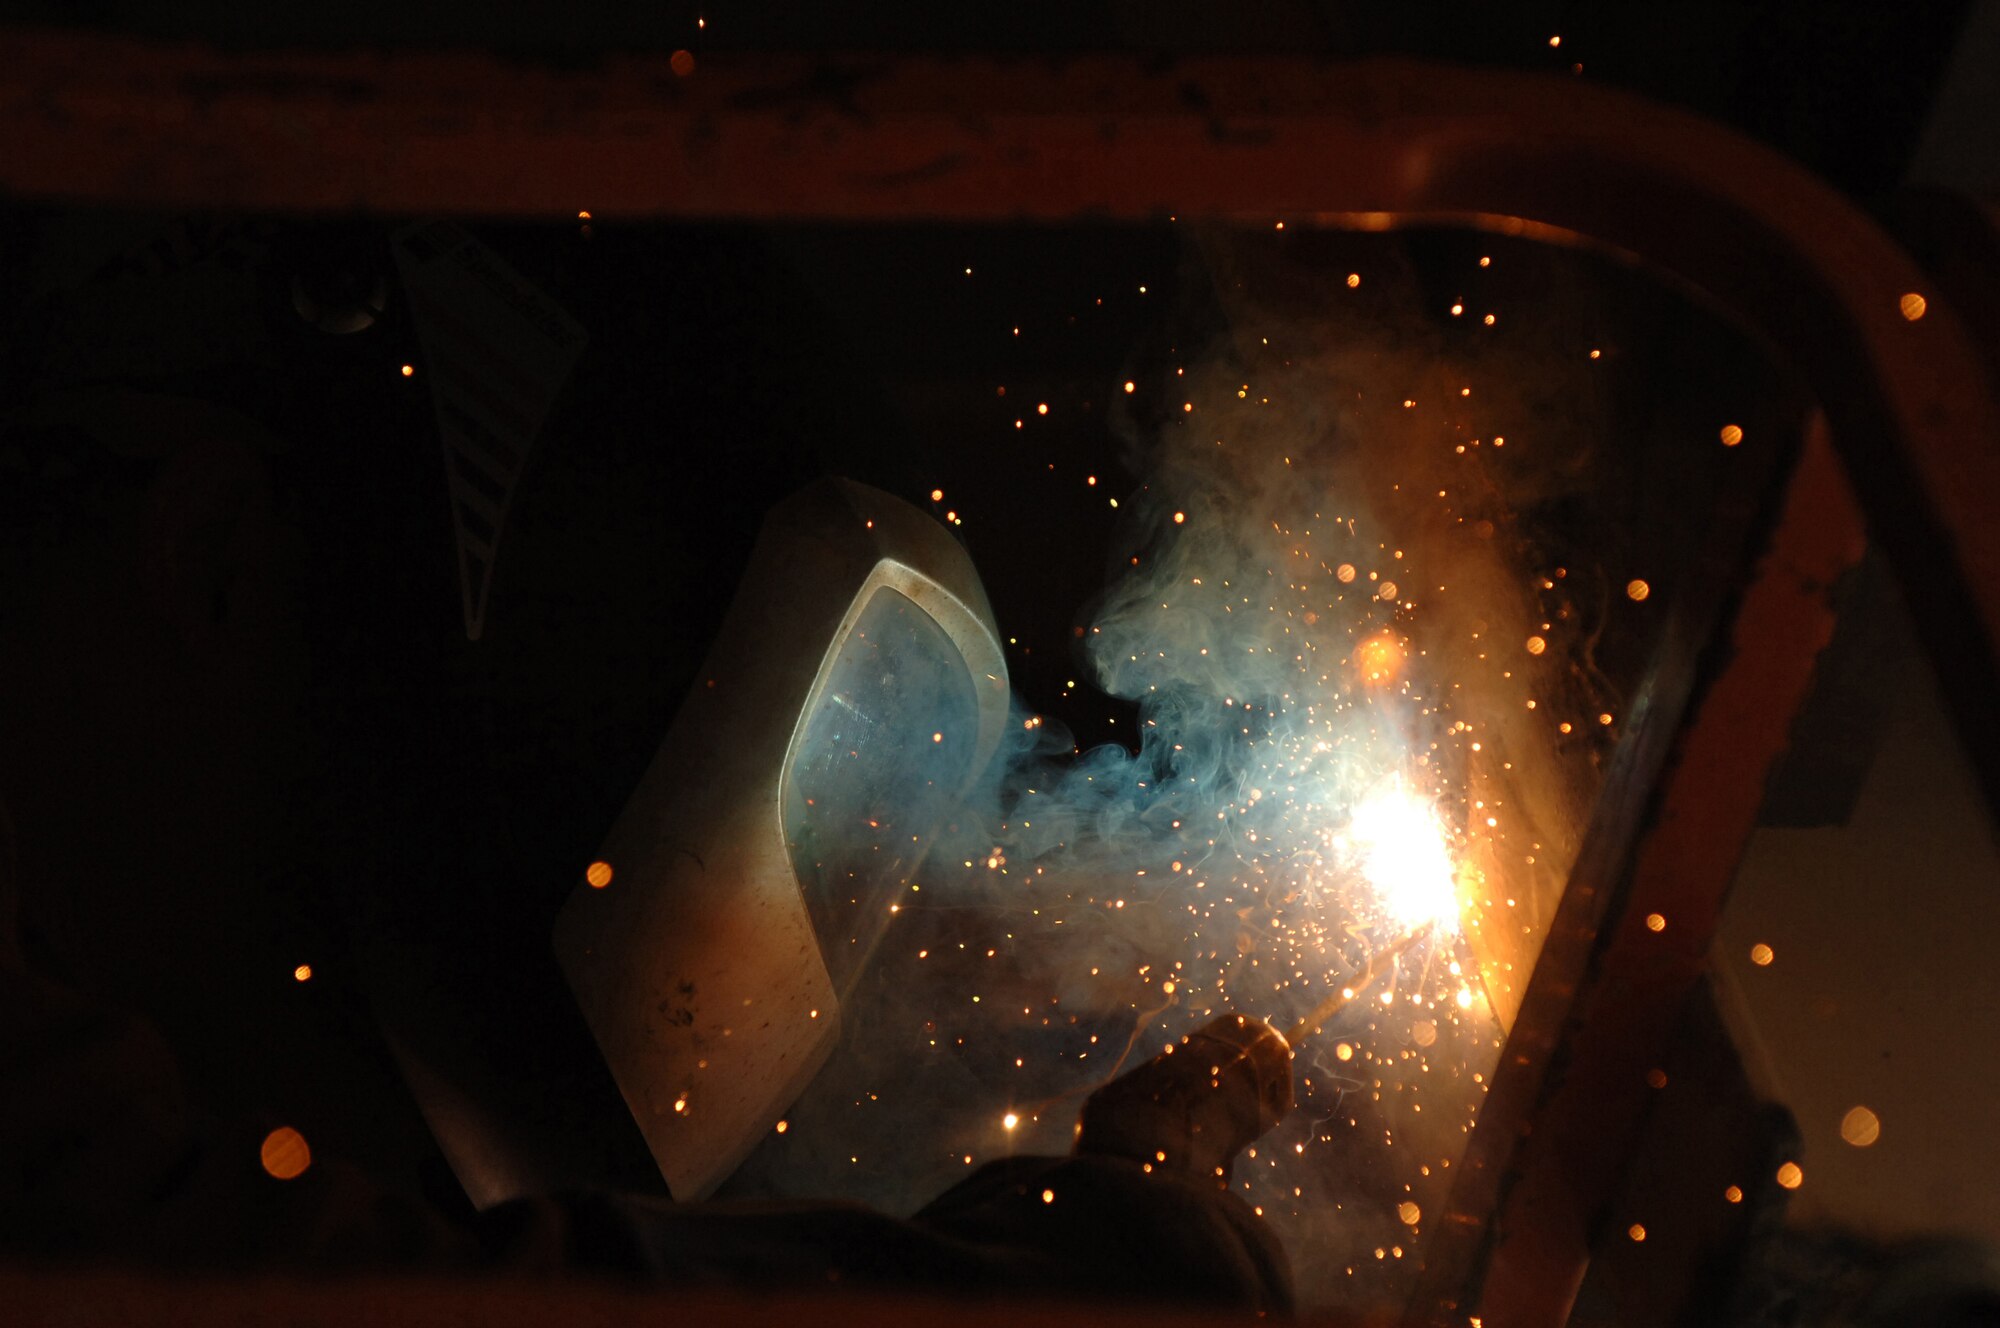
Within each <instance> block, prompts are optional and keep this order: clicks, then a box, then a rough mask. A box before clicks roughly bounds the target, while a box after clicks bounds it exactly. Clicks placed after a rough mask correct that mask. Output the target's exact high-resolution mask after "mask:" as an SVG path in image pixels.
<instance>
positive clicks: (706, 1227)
mask: <svg viewBox="0 0 2000 1328" xmlns="http://www.w3.org/2000/svg"><path fill="white" fill-rule="evenodd" d="M480 1225H481V1234H482V1237H483V1238H484V1240H485V1241H486V1244H487V1246H488V1249H489V1250H490V1251H491V1254H492V1256H493V1258H494V1259H495V1260H496V1261H497V1262H498V1263H500V1264H501V1265H503V1266H505V1267H507V1268H509V1269H511V1270H515V1271H523V1272H538V1273H557V1272H573V1271H587V1272H595V1273H600V1274H602V1273H609V1274H615V1275H621V1276H628V1277H632V1278H634V1279H636V1280H641V1281H645V1282H649V1283H664V1284H667V1285H671V1286H690V1287H737V1288H755V1289H758V1290H764V1291H770V1290H779V1289H787V1290H806V1289H813V1288H825V1287H829V1286H851V1287H866V1288H871V1289H875V1290H894V1291H922V1292H931V1293H935V1294H937V1295H942V1296H968V1295H970V1296H979V1297H982V1298H991V1297H996V1296H1010V1297H1017V1298H1026V1299H1040V1300H1047V1299H1052V1298H1059V1299H1076V1298H1086V1299H1096V1300H1106V1301H1121V1302H1131V1303H1152V1304H1173V1305H1180V1306H1190V1305H1203V1306H1211V1307H1218V1308H1221V1307H1230V1308H1241V1309H1250V1310H1258V1311H1265V1312H1280V1313H1284V1312H1289V1311H1290V1310H1291V1308H1292V1304H1293V1298H1292V1278H1291V1270H1290V1268H1289V1266H1288V1265H1287V1264H1286V1262H1285V1254H1284V1250H1283V1248H1282V1247H1281V1246H1280V1245H1279V1243H1278V1240H1277V1238H1276V1237H1275V1236H1274V1235H1272V1233H1271V1232H1270V1230H1269V1229H1268V1228H1267V1227H1266V1226H1265V1225H1264V1223H1263V1220H1262V1219H1261V1218H1258V1217H1257V1216H1256V1215H1255V1214H1254V1213H1252V1212H1251V1211H1250V1208H1249V1206H1248V1205H1247V1204H1245V1203H1243V1202H1242V1201H1241V1200H1240V1199H1237V1198H1235V1197H1234V1196H1232V1195H1229V1194H1227V1193H1224V1192H1223V1191H1222V1190H1220V1189H1218V1188H1217V1187H1216V1186H1215V1185H1214V1184H1213V1183H1212V1182H1209V1183H1204V1182H1201V1181H1195V1180H1190V1179H1188V1178H1186V1177H1183V1176H1177V1175H1173V1174H1171V1173H1169V1172H1166V1171H1159V1170H1155V1171H1152V1172H1148V1171H1146V1170H1145V1169H1144V1168H1143V1167H1142V1166H1141V1164H1139V1163H1136V1162H1130V1161H1126V1160H1125V1159H1123V1158H1111V1157H1067V1158H1056V1157H1016V1158H1007V1159H1003V1160H1001V1161H998V1162H994V1163H990V1164H989V1165H987V1166H985V1167H982V1168H980V1170H978V1171H977V1172H975V1173H974V1174H973V1175H971V1176H970V1177H968V1178H967V1179H966V1180H964V1181H963V1182H961V1183H960V1184H958V1185H956V1186H953V1187H952V1188H951V1189H950V1190H948V1191H946V1192H945V1194H943V1195H942V1196H941V1197H939V1198H938V1199H937V1200H936V1201H935V1202H934V1203H932V1204H931V1205H930V1206H928V1207H927V1208H925V1209H924V1210H923V1211H921V1212H919V1213H918V1214H917V1215H916V1216H915V1217H913V1218H911V1219H909V1220H907V1221H904V1220H900V1219H897V1218H893V1217H889V1216H887V1215H886V1214H883V1213H878V1212H875V1211H873V1210H872V1209H868V1208H863V1207H861V1206H859V1205H857V1204H844V1203H797V1204H766V1203H707V1204H676V1203H673V1202H671V1201H669V1200H665V1199H652V1198H644V1197H637V1196H630V1195H608V1194H580V1195H567V1196H559V1197H556V1198H537V1199H520V1200H516V1201H514V1202H512V1203H508V1204H503V1205H501V1206H500V1207H498V1208H495V1209H492V1210H491V1211H489V1212H487V1213H485V1214H483V1215H482V1217H481V1219H480Z"/></svg>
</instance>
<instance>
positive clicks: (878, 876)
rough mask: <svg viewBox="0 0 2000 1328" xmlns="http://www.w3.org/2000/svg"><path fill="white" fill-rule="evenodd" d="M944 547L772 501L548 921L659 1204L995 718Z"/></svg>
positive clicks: (783, 1048)
mask: <svg viewBox="0 0 2000 1328" xmlns="http://www.w3.org/2000/svg"><path fill="white" fill-rule="evenodd" d="M1008 695H1009V693H1008V686H1007V672H1006V666H1005V664H1004V662H1003V659H1002V655H1001V650H1000V645H999V640H998V636H997V633H996V631H995V628H994V624H993V616H992V611H991V609H990V608H989V607H988V605H987V602H986V595H985V592H984V591H983V589H982V588H981V586H980V584H979V579H978V577H977V576H976V575H975V573H974V571H973V568H972V563H971V560H970V559H969V558H968V557H967V556H966V553H965V551H964V549H963V548H961V547H960V546H959V545H958V543H957V542H956V541H954V540H953V539H952V538H951V537H950V536H949V535H948V534H947V533H946V532H945V531H944V529H943V528H942V527H941V526H939V525H938V524H937V523H936V522H935V521H933V520H932V519H931V518H929V517H928V516H926V515H924V514H923V513H921V512H919V511H918V510H917V509H915V508H913V507H911V506H910V505H909V504H907V503H904V502H902V501H900V500H898V499H895V498H892V497H890V496H889V495H888V494H885V493H882V492H880V491H878V490H875V489H871V488H868V487H866V486H863V485H860V484H856V483H853V482H851V481H846V480H826V481H821V482H819V483H817V484H814V485H812V486H811V487H809V488H807V489H805V490H804V491H803V492H801V493H799V494H797V495H795V496H794V497H792V498H790V499H788V500H786V501H785V502H783V503H781V504H779V505H778V506H777V507H776V508H775V509H774V510H773V511H772V512H771V514H770V516H769V518H768V519H767V520H766V522H765V524H764V527H763V530H762V533H761V534H760V536H759V538H758V541H757V544H756V547H755V549H754V550H753V552H752V554H751V559H750V564H749V568H748V570H747V571H746V573H745V574H744V577H743V580H742V583H741V585H740V588H739V589H738V591H737V594H736V598H735V600H734V602H733V604H732V606H731V608H730V610H729V612H728V615H727V617H726V618H725V620H724V622H723V626H722V630H721V633H720V635H719V636H718V637H717V639H716V641H715V643H714V645H713V647H712V648H711V649H710V651H709V653H708V656H707V659H706V661H705V663H704V666H703V668H702V670H701V672H700V674H699V675H698V676H697V678H696V680H695V683H694V687H693V689H692V691H691V692H690V694H689V696H688V698H687V700H686V702H685V703H684V704H683V705H682V707H681V709H680V711H679V713H678V714H677V715H676V717H675V718H674V720H673V723H672V725H671V727H670V728H669V729H668V731H667V733H666V736H665V738H664V740H663V741H662V742H661V744H660V747H659V750H658V751H657V753H656V754H655V755H654V757H653V759H652V762H651V764H650V766H649V767H648V768H647V770H646V772H645V775H644V776H643V778H642V779H641V780H640V782H639V784H638V786H637V788H636V789H635V790H634V792H633V794H632V796H631V798H630V800H629V801H628V802H627V803H626V805H625V808H624V810H623V812H622V813H621V814H620V815H619V816H618V818H617V820H616V822H615V823H614V824H613V826H612V828H611V831H610V833H609V834H608V835H607V836H606V837H605V840H604V843H603V846H602V848H601V849H600V850H599V852H598V854H597V856H596V858H595V860H594V861H592V862H590V863H588V864H578V873H577V875H578V880H577V884H576V886H575V888H574V890H573V892H572V894H571V895H570V897H569V899H568V901H567V903H566V904H565V905H564V907H563V909H562V912H561V914H560V915H559V917H558V919H557V923H556V927H555V949H556V954H557V957H558V959H559V961H560V963H561V965H562V968H563V971H564V973H565V975H566V976H567V977H568V980H569V983H570V986H571V989H572V990H573V991H574V993H575V996H576V1000H577V1003H578V1006H579V1007H580V1009H581V1010H582V1013H583V1016H584V1019H585V1021H586V1022H587V1023H588V1024H589V1026H590V1030H591V1033H592V1034H593V1036H594V1037H595V1038H596V1042H597V1046H598V1048H599V1050H600V1051H601V1052H602V1053H603V1056H604V1059H605V1062H606V1064H607V1065H608V1067H609V1069H610V1071H611V1074H612V1076H613V1077H614V1078H615V1080H616V1082H617V1085H618V1088H619V1091H620V1093H621V1094H622V1095H623V1097H624V1100H625V1103H626V1105H627V1106H628V1107H629V1108H630V1110H631V1113H632V1117H633V1119H634V1120H635V1121H636V1122H637V1124H638V1127H639V1130H640V1132H641V1134H642V1135H643V1136H644V1138H645V1141H646V1144H647V1147H648V1149H649V1150H650V1151H651V1153H652V1156H653V1159H654V1161H655V1162H656V1163H657V1164H658V1166H659V1169H660V1173H661V1175H662V1176H663V1177H664V1178H665V1180H666V1183H667V1186H668V1188H669V1190H670V1191H671V1192H672V1194H673V1195H674V1197H675V1198H678V1199H692V1198H700V1197H702V1196H704V1195H706V1194H708V1193H709V1192H710V1191H712V1190H713V1189H714V1188H715V1187H716V1186H717V1185H718V1184H720V1183H721V1182H722V1181H723V1180H724V1179H726V1178H727V1177H728V1176H729V1174H730V1173H731V1171H733V1170H734V1169H735V1168H736V1166H737V1165H738V1163H740V1162H741V1161H742V1160H743V1158H744V1157H745V1155H746V1154H748V1153H749V1151H750V1150H751V1148H752V1147H753V1146H754V1145H755V1144H756V1143H757V1141H758V1140H759V1139H760V1138H762V1137H763V1136H764V1135H765V1134H766V1133H767V1132H768V1131H769V1130H770V1129H771V1127H772V1125H773V1123H774V1122H775V1121H777V1120H778V1119H779V1117H780V1116H781V1115H782V1114H783V1112H784V1111H785V1109H786V1108H787V1107H788V1106H789V1105H790V1104H791V1103H792V1102H793V1101H794V1100H795V1099H796V1098H797V1097H798V1095H799V1094H800V1093H801V1092H802V1091H803V1090H804V1089H805V1087H806V1085H807V1084H808V1083H809V1082H810V1081H811V1079H812V1077H813V1075H814V1074H815V1073H816V1072H817V1071H818V1070H819V1068H820V1067H821V1066H822V1065H823V1064H824V1063H825V1061H826V1059H827V1057H828V1055H829V1054H830V1053H831V1051H832V1049H833V1046H834V1043H835V1040H836V1037H837V1034H838V1029H839V1023H840V1009H841V998H842V994H843V992H844V991H845V990H847V989H848V988H850V987H851V985H852V983H853V982H854V980H855V978H856V977H857V976H858V974H859V973H860V971H861V969H862V967H863V966H864V965H865V964H866V963H867V960H868V955H869V953H870V951H871V949H872V947H873V945H874V943H875V941H876V940H877V939H878V938H879V937H880V935H881V932H882V930H883V928H884V926H885V925H886V924H887V922H888V921H889V918H890V908H891V906H892V904H893V903H894V901H895V899H896V898H897V896H898V895H899V894H900V893H902V892H904V891H907V890H908V889H909V888H910V885H911V883H912V877H913V876H914V874H915V873H916V871H917V869H918V867H919V865H920V864H921V862H922V861H923V859H924V856H925V855H926V854H927V853H928V852H929V850H930V847H931V842H932V840H933V838H934V837H935V836H936V834H937V833H938V831H939V830H940V829H941V828H942V826H943V824H944V822H945V820H946V818H947V817H948V816H949V814H950V812H951V810H952V808H953V807H954V806H955V805H956V804H957V802H958V801H959V800H960V798H961V797H962V796H963V794H964V793H965V791H966V790H967V788H968V787H969V785H970V784H971V783H972V781H973V780H974V779H976V778H977V776H978V775H979V773H980V772H981V771H982V770H983V769H984V768H985V766H986V764H987V763H988V761H989V759H990V758H991V757H992V755H993V752H994V750H995V748H996V747H997V745H998V743H999V740H1000V733H1001V728H1002V725H1003V724H1004V723H1005V721H1006V716H1007V708H1008Z"/></svg>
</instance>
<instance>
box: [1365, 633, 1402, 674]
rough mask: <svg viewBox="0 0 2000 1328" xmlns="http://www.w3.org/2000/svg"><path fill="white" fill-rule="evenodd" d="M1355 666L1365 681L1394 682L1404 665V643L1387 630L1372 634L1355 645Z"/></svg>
mask: <svg viewBox="0 0 2000 1328" xmlns="http://www.w3.org/2000/svg"><path fill="white" fill-rule="evenodd" d="M1354 667H1355V668H1356V669H1357V670H1359V672H1360V674H1361V677H1362V680H1363V681H1365V682H1369V683H1388V682H1394V681H1395V680H1396V675H1397V673H1399V672H1401V670H1402V667H1403V646H1402V643H1401V642H1399V641H1397V640H1396V638H1395V637H1393V636H1391V635H1390V634H1389V633H1387V632H1383V633H1380V634H1379V635H1376V636H1371V637H1369V638H1368V639H1367V640H1366V641H1363V642H1362V643H1361V644H1360V645H1358V646H1356V647H1355V649H1354Z"/></svg>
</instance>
